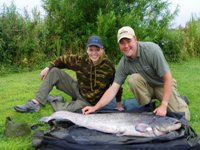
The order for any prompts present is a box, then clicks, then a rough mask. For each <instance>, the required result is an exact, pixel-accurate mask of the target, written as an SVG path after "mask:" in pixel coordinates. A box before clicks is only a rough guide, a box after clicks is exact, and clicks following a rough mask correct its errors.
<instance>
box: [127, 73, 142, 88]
mask: <svg viewBox="0 0 200 150" xmlns="http://www.w3.org/2000/svg"><path fill="white" fill-rule="evenodd" d="M142 80H143V77H142V76H141V75H140V74H138V73H134V74H132V75H130V77H129V79H128V84H129V85H130V86H131V87H137V86H139V85H140V84H141V81H142Z"/></svg>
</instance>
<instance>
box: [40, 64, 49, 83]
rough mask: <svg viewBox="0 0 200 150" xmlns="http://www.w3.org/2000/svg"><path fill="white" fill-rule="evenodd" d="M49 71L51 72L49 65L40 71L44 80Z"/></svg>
mask: <svg viewBox="0 0 200 150" xmlns="http://www.w3.org/2000/svg"><path fill="white" fill-rule="evenodd" d="M48 72H49V68H48V67H46V68H44V69H43V70H42V71H41V72H40V78H41V80H44V79H45V78H46V76H47V74H48Z"/></svg>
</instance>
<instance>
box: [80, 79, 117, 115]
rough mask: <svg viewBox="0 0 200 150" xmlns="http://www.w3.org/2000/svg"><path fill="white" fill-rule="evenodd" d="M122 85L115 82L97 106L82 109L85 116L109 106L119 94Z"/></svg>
mask: <svg viewBox="0 0 200 150" xmlns="http://www.w3.org/2000/svg"><path fill="white" fill-rule="evenodd" d="M119 88H120V85H119V84H117V83H115V82H113V84H112V85H111V86H110V87H109V88H108V89H107V90H106V92H105V93H104V94H103V96H102V97H101V99H100V100H99V102H98V103H97V104H96V105H95V106H86V107H84V108H83V109H82V113H83V114H90V113H93V112H95V111H96V110H98V109H100V108H102V107H103V106H105V105H106V104H108V103H109V102H110V101H111V100H112V99H113V98H114V97H115V96H116V94H117V92H118V90H119Z"/></svg>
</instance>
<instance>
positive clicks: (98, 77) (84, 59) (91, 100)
mask: <svg viewBox="0 0 200 150" xmlns="http://www.w3.org/2000/svg"><path fill="white" fill-rule="evenodd" d="M63 68H67V69H70V70H73V71H75V72H76V76H77V81H76V80H74V79H73V78H72V77H70V76H69V75H68V74H67V73H66V72H64V71H62V70H61V69H63ZM114 74H115V67H114V65H113V64H112V63H111V61H110V60H109V59H108V58H107V56H106V55H105V52H104V47H103V44H102V41H101V39H100V37H99V36H91V37H90V38H89V39H88V41H87V54H84V55H63V56H61V57H59V58H58V59H57V60H55V61H54V62H52V63H50V65H49V66H48V67H46V68H45V69H44V70H42V71H41V79H42V80H44V81H43V83H42V85H41V87H40V89H39V90H38V92H37V93H36V96H35V98H34V99H32V100H29V101H28V102H27V103H26V104H24V105H21V106H15V107H14V108H15V110H16V111H18V112H38V111H39V110H40V108H41V106H43V105H45V104H46V102H47V101H49V102H50V103H51V104H52V106H53V108H54V110H55V111H58V110H68V111H77V110H79V109H82V108H84V107H85V106H88V105H89V106H92V105H95V104H96V103H97V102H98V101H99V99H100V98H101V96H102V95H103V94H104V92H105V91H106V90H107V89H108V88H109V86H110V85H111V84H112V82H113V79H114ZM54 86H55V87H56V88H57V89H59V90H61V91H63V92H65V93H66V94H68V95H70V96H71V97H72V99H73V101H71V102H69V103H65V102H64V101H63V99H62V98H61V97H55V98H52V97H50V98H49V97H48V95H49V93H50V91H51V90H52V89H53V87H54ZM121 95H122V89H120V90H119V92H118V93H117V96H116V101H117V106H119V107H118V108H119V109H120V107H121V103H120V101H121ZM107 108H108V107H107Z"/></svg>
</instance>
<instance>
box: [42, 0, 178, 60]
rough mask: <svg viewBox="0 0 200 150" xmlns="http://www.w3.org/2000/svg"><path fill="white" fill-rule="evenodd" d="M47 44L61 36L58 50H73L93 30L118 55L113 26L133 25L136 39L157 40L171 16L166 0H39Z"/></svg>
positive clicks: (172, 14)
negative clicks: (42, 9)
mask: <svg viewBox="0 0 200 150" xmlns="http://www.w3.org/2000/svg"><path fill="white" fill-rule="evenodd" d="M43 2H44V9H45V10H46V11H47V18H46V22H47V27H48V30H49V35H48V36H49V39H52V40H51V41H50V42H51V43H49V45H50V47H51V48H52V47H55V46H54V45H55V44H56V42H55V41H57V40H58V39H59V40H61V45H62V46H61V47H62V49H63V51H62V52H65V51H67V52H72V53H77V52H80V48H81V50H82V49H84V48H85V41H86V40H87V38H88V37H89V36H91V35H93V34H98V35H100V36H101V37H102V39H103V41H104V45H105V48H106V51H107V53H108V55H110V56H113V57H117V58H118V57H119V56H120V52H119V51H118V44H117V42H116V41H117V40H116V34H117V30H118V29H119V28H120V27H121V26H124V25H129V26H131V27H133V28H134V29H135V31H136V34H137V35H138V39H139V40H143V41H149V40H151V41H154V42H156V43H158V44H160V43H159V41H160V39H161V38H163V35H164V32H165V31H166V29H167V28H168V27H169V25H170V21H171V20H172V19H173V18H174V16H175V14H176V11H175V12H174V13H171V12H170V10H169V6H170V3H168V1H166V0H162V1H161V0H154V1H149V0H123V1H117V0H84V1H83V0H60V1H56V0H43Z"/></svg>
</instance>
